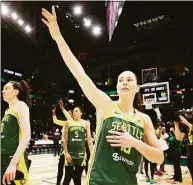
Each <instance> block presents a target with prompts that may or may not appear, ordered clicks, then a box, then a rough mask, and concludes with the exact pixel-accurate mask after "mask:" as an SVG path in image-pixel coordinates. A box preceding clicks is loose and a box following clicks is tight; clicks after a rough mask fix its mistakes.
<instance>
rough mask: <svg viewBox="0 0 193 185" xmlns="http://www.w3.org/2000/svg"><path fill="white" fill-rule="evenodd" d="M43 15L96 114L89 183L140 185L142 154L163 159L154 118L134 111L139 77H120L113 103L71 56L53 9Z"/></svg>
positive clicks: (129, 73) (157, 161)
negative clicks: (138, 180)
mask: <svg viewBox="0 0 193 185" xmlns="http://www.w3.org/2000/svg"><path fill="white" fill-rule="evenodd" d="M42 15H43V16H44V18H45V19H46V20H45V19H42V21H43V23H44V24H45V25H46V26H47V27H48V29H49V31H50V34H51V36H52V38H53V39H54V40H55V41H56V43H57V45H58V48H59V51H60V53H61V55H62V57H63V59H64V62H65V64H66V65H67V67H68V68H69V70H70V71H71V73H72V74H73V76H74V77H75V78H76V80H77V81H78V83H79V85H80V87H81V88H82V90H83V92H84V94H85V95H86V97H87V98H88V99H89V101H90V102H91V103H92V104H93V105H94V106H95V108H96V111H97V123H98V125H97V134H96V135H97V139H96V143H95V149H94V152H93V154H92V159H91V164H90V167H89V172H88V175H87V177H88V178H87V182H86V183H87V184H89V185H128V184H132V185H137V179H136V173H137V172H138V167H139V163H140V160H141V155H143V156H144V157H145V158H146V159H148V160H149V161H151V162H155V163H159V164H161V163H162V162H163V159H164V156H163V152H162V151H161V146H160V145H159V141H158V139H157V137H156V135H155V130H154V128H153V125H152V122H151V119H150V118H149V116H147V115H146V114H143V113H141V112H139V111H137V110H136V109H135V108H134V107H136V105H134V102H137V101H135V100H134V99H135V97H136V96H137V94H138V92H139V85H138V81H137V77H136V76H135V74H134V73H133V72H131V71H125V72H123V73H121V74H120V75H119V77H118V83H117V92H118V95H119V100H118V101H117V102H113V101H112V100H111V99H110V97H109V96H108V95H106V94H105V93H104V92H102V91H100V90H99V89H97V87H96V86H95V84H94V83H93V82H92V81H91V79H90V78H89V77H88V76H87V74H86V73H85V71H84V69H83V67H82V66H81V65H80V63H79V62H78V60H77V59H76V58H75V56H74V55H73V54H72V52H71V50H70V48H69V47H68V45H67V44H66V42H65V40H64V39H63V37H62V35H61V33H60V30H59V27H58V24H57V20H56V13H55V8H54V6H53V7H52V14H51V13H49V12H48V11H47V10H45V9H42ZM144 140H145V141H146V143H145V142H143V141H144ZM67 158H69V159H70V157H68V156H67Z"/></svg>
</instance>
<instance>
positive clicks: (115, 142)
mask: <svg viewBox="0 0 193 185" xmlns="http://www.w3.org/2000/svg"><path fill="white" fill-rule="evenodd" d="M109 133H110V134H111V135H110V136H106V138H107V142H109V143H110V145H111V146H112V147H126V148H129V147H134V146H135V143H136V139H135V138H134V137H133V136H131V135H130V134H129V133H127V132H126V131H125V129H124V128H123V127H122V132H118V131H112V130H110V131H109Z"/></svg>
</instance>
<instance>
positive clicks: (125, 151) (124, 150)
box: [121, 146, 131, 154]
mask: <svg viewBox="0 0 193 185" xmlns="http://www.w3.org/2000/svg"><path fill="white" fill-rule="evenodd" d="M121 151H122V152H124V153H126V154H130V152H131V147H129V148H126V147H123V146H122V147H121Z"/></svg>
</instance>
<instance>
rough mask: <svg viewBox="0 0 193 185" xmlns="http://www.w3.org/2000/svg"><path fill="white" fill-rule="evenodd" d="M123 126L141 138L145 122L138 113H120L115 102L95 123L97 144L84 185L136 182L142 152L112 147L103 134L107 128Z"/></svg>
mask: <svg viewBox="0 0 193 185" xmlns="http://www.w3.org/2000/svg"><path fill="white" fill-rule="evenodd" d="M122 126H123V127H124V128H125V130H126V131H127V132H128V133H129V134H131V135H132V136H133V137H135V138H137V139H139V140H144V122H143V121H141V119H140V116H139V112H138V111H137V110H136V114H135V115H134V116H133V117H129V116H127V115H125V114H124V113H123V111H122V110H121V109H120V107H119V106H118V104H117V103H115V102H113V104H112V106H111V107H110V108H109V110H108V111H107V112H106V114H105V116H104V118H103V121H102V123H98V125H97V134H96V138H97V139H96V143H95V148H94V152H93V154H92V156H91V164H90V167H89V168H90V169H89V172H88V176H87V180H86V184H87V185H137V178H136V173H137V172H138V167H139V164H140V161H141V154H140V153H139V152H138V151H137V150H136V149H135V148H125V147H119V148H117V147H111V146H110V144H109V143H108V142H107V139H106V136H108V135H110V134H109V133H108V131H109V130H114V131H121V129H122Z"/></svg>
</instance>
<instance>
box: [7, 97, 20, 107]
mask: <svg viewBox="0 0 193 185" xmlns="http://www.w3.org/2000/svg"><path fill="white" fill-rule="evenodd" d="M18 102H19V100H18V99H17V98H14V99H12V100H11V101H10V102H8V104H9V108H11V107H14V106H15V105H16V104H17V103H18Z"/></svg>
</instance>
